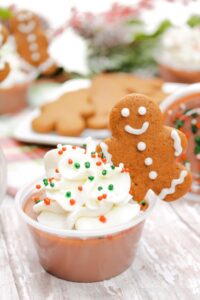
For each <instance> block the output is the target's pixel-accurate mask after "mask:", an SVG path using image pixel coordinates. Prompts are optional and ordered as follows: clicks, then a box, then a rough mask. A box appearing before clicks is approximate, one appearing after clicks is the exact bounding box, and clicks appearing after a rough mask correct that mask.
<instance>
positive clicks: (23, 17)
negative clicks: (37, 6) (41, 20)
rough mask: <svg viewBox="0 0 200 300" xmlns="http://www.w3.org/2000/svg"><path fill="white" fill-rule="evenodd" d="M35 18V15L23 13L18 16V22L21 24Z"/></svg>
mask: <svg viewBox="0 0 200 300" xmlns="http://www.w3.org/2000/svg"><path fill="white" fill-rule="evenodd" d="M32 16H33V14H32V13H31V12H28V11H26V12H21V13H19V14H18V15H17V20H18V21H19V22H24V21H28V20H30V18H31V17H32Z"/></svg>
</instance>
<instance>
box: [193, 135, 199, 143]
mask: <svg viewBox="0 0 200 300" xmlns="http://www.w3.org/2000/svg"><path fill="white" fill-rule="evenodd" d="M194 140H195V143H196V144H197V145H200V136H198V135H197V136H195V138H194Z"/></svg>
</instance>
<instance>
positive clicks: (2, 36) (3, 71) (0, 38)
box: [0, 24, 10, 82]
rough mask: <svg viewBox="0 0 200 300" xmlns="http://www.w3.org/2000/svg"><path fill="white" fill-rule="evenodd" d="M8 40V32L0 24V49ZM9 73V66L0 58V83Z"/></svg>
mask: <svg viewBox="0 0 200 300" xmlns="http://www.w3.org/2000/svg"><path fill="white" fill-rule="evenodd" d="M7 38H8V31H7V29H6V27H4V26H3V25H1V24H0V49H1V47H2V46H3V45H4V44H5V43H6V41H7ZM9 72H10V66H9V64H8V63H7V62H5V61H2V59H1V57H0V82H2V81H3V80H4V79H6V77H7V76H8V74H9Z"/></svg>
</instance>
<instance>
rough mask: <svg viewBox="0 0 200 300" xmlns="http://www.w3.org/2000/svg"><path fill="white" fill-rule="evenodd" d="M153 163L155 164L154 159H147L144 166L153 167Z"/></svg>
mask: <svg viewBox="0 0 200 300" xmlns="http://www.w3.org/2000/svg"><path fill="white" fill-rule="evenodd" d="M152 163H153V159H152V158H151V157H147V158H145V160H144V164H145V165H146V166H151V165H152Z"/></svg>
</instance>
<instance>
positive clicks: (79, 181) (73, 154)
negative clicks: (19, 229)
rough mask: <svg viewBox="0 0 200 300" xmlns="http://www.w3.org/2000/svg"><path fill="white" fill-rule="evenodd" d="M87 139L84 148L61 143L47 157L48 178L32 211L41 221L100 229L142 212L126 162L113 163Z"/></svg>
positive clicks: (66, 227)
mask: <svg viewBox="0 0 200 300" xmlns="http://www.w3.org/2000/svg"><path fill="white" fill-rule="evenodd" d="M95 149H96V145H95V143H94V142H93V141H92V140H91V139H87V141H86V145H85V147H84V148H81V147H77V146H70V145H66V146H61V145H58V147H57V149H55V150H50V151H49V152H47V154H46V155H45V157H44V165H45V171H46V178H44V179H43V181H42V182H41V183H40V184H38V185H36V189H37V191H39V192H40V194H41V196H40V197H38V198H36V202H37V203H36V204H34V206H33V210H34V212H35V213H37V220H38V222H40V223H42V224H44V225H47V226H50V227H54V228H60V229H77V230H87V231H89V230H98V229H106V228H110V227H112V226H117V225H121V224H124V223H127V222H129V221H131V220H133V219H134V218H135V217H136V216H138V214H141V213H142V211H141V210H140V205H139V204H138V203H137V202H135V201H134V200H133V199H132V196H131V194H130V188H131V179H130V175H129V173H128V172H127V170H126V169H124V166H123V164H120V165H119V166H114V165H113V164H112V163H111V161H108V157H107V158H106V157H105V155H104V153H103V152H101V153H97V152H96V151H95Z"/></svg>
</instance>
